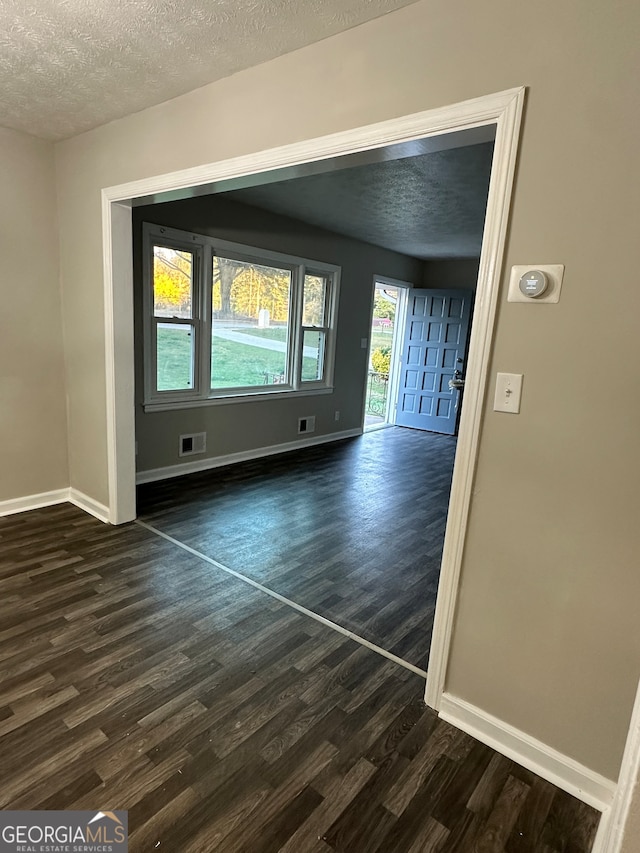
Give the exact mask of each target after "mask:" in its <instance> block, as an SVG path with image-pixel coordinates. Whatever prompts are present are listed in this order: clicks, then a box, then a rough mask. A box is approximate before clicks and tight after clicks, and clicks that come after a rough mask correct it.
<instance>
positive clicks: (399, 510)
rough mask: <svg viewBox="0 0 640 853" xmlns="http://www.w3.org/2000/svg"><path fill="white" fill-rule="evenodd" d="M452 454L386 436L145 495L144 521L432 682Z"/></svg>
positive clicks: (428, 442)
mask: <svg viewBox="0 0 640 853" xmlns="http://www.w3.org/2000/svg"><path fill="white" fill-rule="evenodd" d="M455 442H456V439H455V438H454V437H453V436H444V435H436V434H433V433H428V432H423V431H420V430H409V429H400V428H392V429H385V430H377V431H375V432H371V433H367V434H366V435H364V436H363V437H361V438H358V439H353V440H347V441H342V442H337V443H335V444H327V445H321V446H316V447H311V448H306V449H304V450H301V451H296V452H293V453H287V454H280V455H278V456H272V457H267V458H265V459H259V460H255V461H251V462H246V463H242V464H239V465H234V466H230V467H227V468H220V469H214V470H212V471H206V472H203V473H200V474H194V475H191V476H188V477H181V478H179V479H174V480H166V481H164V482H158V483H152V484H149V485H145V486H141V487H140V488H139V494H138V512H139V515H140V517H141V518H142V519H143V520H144V521H147V522H149V523H151V524H153V525H154V526H155V527H157V528H159V529H160V530H162V531H164V532H166V533H168V534H170V535H172V536H174V537H176V538H177V539H179V540H180V541H181V542H184V543H186V544H187V545H189V546H191V547H193V548H195V549H196V550H198V551H201V552H202V553H204V554H206V555H207V556H209V557H211V558H213V559H216V560H219V561H220V562H221V563H223V564H224V565H226V566H228V567H229V568H231V569H234V570H235V571H238V572H240V573H242V574H244V575H247V576H248V577H250V578H252V579H254V580H256V581H259V582H260V583H262V584H264V585H265V586H267V587H268V588H269V589H273V590H274V591H275V592H277V593H280V594H281V595H284V596H286V597H287V598H290V599H292V600H293V601H295V602H297V603H298V604H301V605H303V606H304V607H306V608H308V609H309V610H312V611H314V612H315V613H319V614H320V615H321V616H324V617H326V618H328V619H331V620H332V621H333V622H336V623H338V624H339V625H342V626H344V627H345V628H347V629H348V630H350V631H353V632H354V633H356V634H358V635H359V636H361V637H364V638H365V639H367V640H369V641H370V642H372V643H375V644H376V645H379V646H381V647H382V648H384V649H386V650H387V651H390V652H392V653H393V654H395V655H397V656H398V657H400V658H402V659H404V660H407V661H409V662H410V663H412V664H414V665H415V666H417V667H419V668H420V669H423V670H426V668H427V661H428V654H429V646H430V644H431V631H432V626H433V615H434V611H435V600H436V592H437V586H438V578H439V572H440V561H441V557H442V544H443V541H444V529H445V524H446V515H447V507H448V501H449V491H450V486H451V475H452V471H453V459H454V455H455Z"/></svg>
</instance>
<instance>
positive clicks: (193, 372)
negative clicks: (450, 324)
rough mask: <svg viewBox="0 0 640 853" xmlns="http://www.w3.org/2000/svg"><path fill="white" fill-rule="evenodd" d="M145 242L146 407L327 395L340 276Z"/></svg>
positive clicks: (262, 257) (186, 239) (153, 238)
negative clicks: (272, 396) (254, 398)
mask: <svg viewBox="0 0 640 853" xmlns="http://www.w3.org/2000/svg"><path fill="white" fill-rule="evenodd" d="M143 233H144V279H145V281H144V306H145V350H144V352H145V406H147V407H150V408H152V409H153V408H173V407H181V406H184V405H202V404H206V403H210V402H215V401H224V400H230V399H238V398H241V397H255V396H256V395H270V394H286V393H298V394H299V393H305V392H306V393H309V392H312V391H314V392H318V391H323V390H331V382H332V373H333V348H334V336H335V314H336V304H337V288H338V280H339V272H340V270H339V268H338V267H335V266H332V265H330V264H321V263H318V262H317V261H307V260H305V259H302V258H296V257H292V256H288V255H283V254H279V253H275V252H267V251H264V250H261V249H254V248H252V247H249V246H240V245H237V244H232V243H227V242H223V241H219V240H216V239H213V238H210V237H206V236H203V235H199V234H190V233H186V232H181V231H177V230H175V229H170V228H161V227H159V226H152V225H148V224H145V226H144V231H143Z"/></svg>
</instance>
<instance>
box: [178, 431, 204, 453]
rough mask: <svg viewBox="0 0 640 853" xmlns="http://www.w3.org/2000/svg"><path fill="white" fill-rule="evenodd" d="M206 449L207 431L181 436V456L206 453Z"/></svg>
mask: <svg viewBox="0 0 640 853" xmlns="http://www.w3.org/2000/svg"><path fill="white" fill-rule="evenodd" d="M206 449H207V434H206V432H194V433H191V434H190V435H181V436H180V450H179V453H180V456H195V454H196V453H204V452H205V450H206Z"/></svg>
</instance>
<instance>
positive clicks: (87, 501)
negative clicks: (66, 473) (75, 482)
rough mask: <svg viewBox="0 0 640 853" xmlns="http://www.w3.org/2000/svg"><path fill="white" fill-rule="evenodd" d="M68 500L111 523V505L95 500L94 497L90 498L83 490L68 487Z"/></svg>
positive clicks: (101, 519) (106, 522) (100, 519)
mask: <svg viewBox="0 0 640 853" xmlns="http://www.w3.org/2000/svg"><path fill="white" fill-rule="evenodd" d="M67 500H68V501H69V503H72V504H73V505H74V506H77V507H79V509H82V510H84V511H85V512H88V513H89V515H93V516H94V517H95V518H97V519H98V520H99V521H103V522H104V523H105V524H109V507H108V506H105V505H104V504H101V503H98V501H94V499H93V498H90V497H89V496H88V495H85V494H84V493H83V492H79V491H78V490H77V489H73V488H70V489H68V497H67Z"/></svg>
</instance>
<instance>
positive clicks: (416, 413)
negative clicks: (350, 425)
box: [395, 290, 473, 435]
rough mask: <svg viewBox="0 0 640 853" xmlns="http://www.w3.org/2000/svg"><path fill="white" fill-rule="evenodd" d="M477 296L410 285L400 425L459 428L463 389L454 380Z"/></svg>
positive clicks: (461, 362) (437, 429) (452, 430)
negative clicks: (451, 384)
mask: <svg viewBox="0 0 640 853" xmlns="http://www.w3.org/2000/svg"><path fill="white" fill-rule="evenodd" d="M472 298H473V294H472V292H471V291H469V290H410V291H409V294H408V305H407V322H406V326H405V336H404V342H403V346H402V359H401V361H402V363H401V368H400V390H399V393H398V405H397V409H396V419H395V422H396V424H397V425H398V426H407V427H414V428H415V429H425V430H430V431H431V432H442V433H446V434H448V435H453V433H455V431H456V425H457V419H458V408H459V397H460V392H459V391H452V390H451V389H450V388H449V380H450V379H453V377H454V373H455V371H456V369H459V370H460V371H462V368H463V367H464V364H465V356H466V346H467V337H468V332H469V321H470V315H471V304H472Z"/></svg>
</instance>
